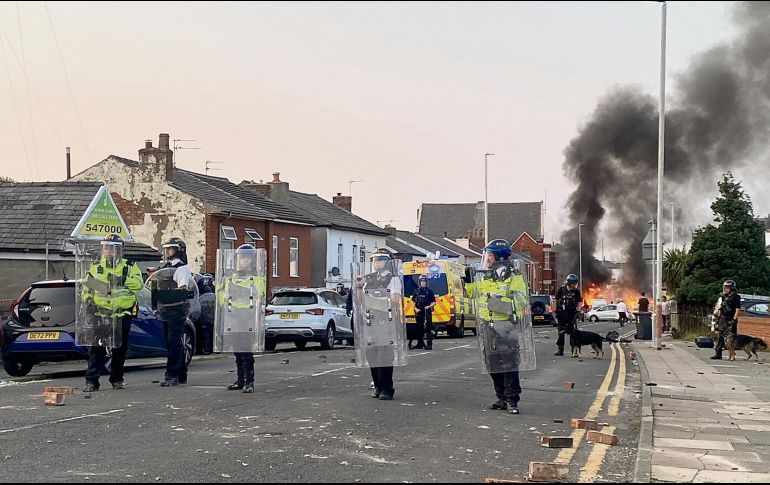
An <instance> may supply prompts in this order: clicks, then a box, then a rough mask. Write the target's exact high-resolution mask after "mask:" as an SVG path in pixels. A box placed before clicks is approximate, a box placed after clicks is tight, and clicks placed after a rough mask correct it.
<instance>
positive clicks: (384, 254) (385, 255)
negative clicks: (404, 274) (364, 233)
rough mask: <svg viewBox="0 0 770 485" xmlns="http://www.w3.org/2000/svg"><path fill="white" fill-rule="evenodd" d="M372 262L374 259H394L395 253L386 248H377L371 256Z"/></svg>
mask: <svg viewBox="0 0 770 485" xmlns="http://www.w3.org/2000/svg"><path fill="white" fill-rule="evenodd" d="M371 260H372V262H374V261H393V253H391V252H390V251H388V250H387V249H385V248H378V249H376V250H375V251H374V252H373V253H372V256H371Z"/></svg>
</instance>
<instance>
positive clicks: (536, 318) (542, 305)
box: [529, 295, 557, 327]
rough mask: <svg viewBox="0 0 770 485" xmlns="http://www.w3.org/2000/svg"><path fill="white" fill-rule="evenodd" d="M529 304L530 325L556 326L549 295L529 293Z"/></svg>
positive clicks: (551, 300) (551, 298) (551, 299)
mask: <svg viewBox="0 0 770 485" xmlns="http://www.w3.org/2000/svg"><path fill="white" fill-rule="evenodd" d="M529 306H530V308H531V309H532V325H553V326H554V327H555V326H556V324H557V322H556V317H555V316H554V312H553V311H554V305H553V297H551V295H529Z"/></svg>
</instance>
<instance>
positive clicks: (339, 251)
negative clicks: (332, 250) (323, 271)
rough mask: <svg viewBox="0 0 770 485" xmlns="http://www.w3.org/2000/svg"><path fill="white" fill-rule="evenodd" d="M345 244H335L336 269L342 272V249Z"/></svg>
mask: <svg viewBox="0 0 770 485" xmlns="http://www.w3.org/2000/svg"><path fill="white" fill-rule="evenodd" d="M344 249H345V246H344V245H343V244H342V243H339V244H337V269H339V270H340V272H342V263H343V262H344V253H343V251H344Z"/></svg>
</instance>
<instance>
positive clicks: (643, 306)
mask: <svg viewBox="0 0 770 485" xmlns="http://www.w3.org/2000/svg"><path fill="white" fill-rule="evenodd" d="M637 304H638V305H639V312H649V311H650V300H648V299H647V297H645V296H644V292H642V297H641V298H639V301H638V302H637Z"/></svg>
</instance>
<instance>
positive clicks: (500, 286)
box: [465, 268, 527, 321]
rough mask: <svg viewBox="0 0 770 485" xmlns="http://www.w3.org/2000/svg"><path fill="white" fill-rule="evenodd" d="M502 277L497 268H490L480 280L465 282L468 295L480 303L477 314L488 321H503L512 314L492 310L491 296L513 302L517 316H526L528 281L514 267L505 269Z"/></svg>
mask: <svg viewBox="0 0 770 485" xmlns="http://www.w3.org/2000/svg"><path fill="white" fill-rule="evenodd" d="M503 275H504V276H505V277H504V278H501V277H500V276H499V275H498V274H497V272H496V271H495V270H488V271H487V272H486V273H485V274H484V276H482V278H481V279H480V280H479V281H476V282H473V283H465V290H466V291H467V292H468V296H469V297H471V298H473V299H474V300H475V301H476V304H477V305H478V308H477V309H476V312H477V316H478V318H480V319H483V320H486V321H502V320H508V319H510V315H507V314H505V313H498V312H494V311H490V310H489V308H488V306H487V303H488V301H489V298H490V296H497V297H500V298H499V300H500V301H502V302H505V303H512V304H513V309H514V310H515V312H516V316H517V317H518V318H519V319H521V318H522V317H523V316H524V311H525V308H524V306H525V305H526V301H527V300H526V298H527V282H526V280H525V279H524V276H523V275H522V274H521V273H519V272H517V271H514V270H512V269H507V268H506V270H505V271H504V273H503Z"/></svg>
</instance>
